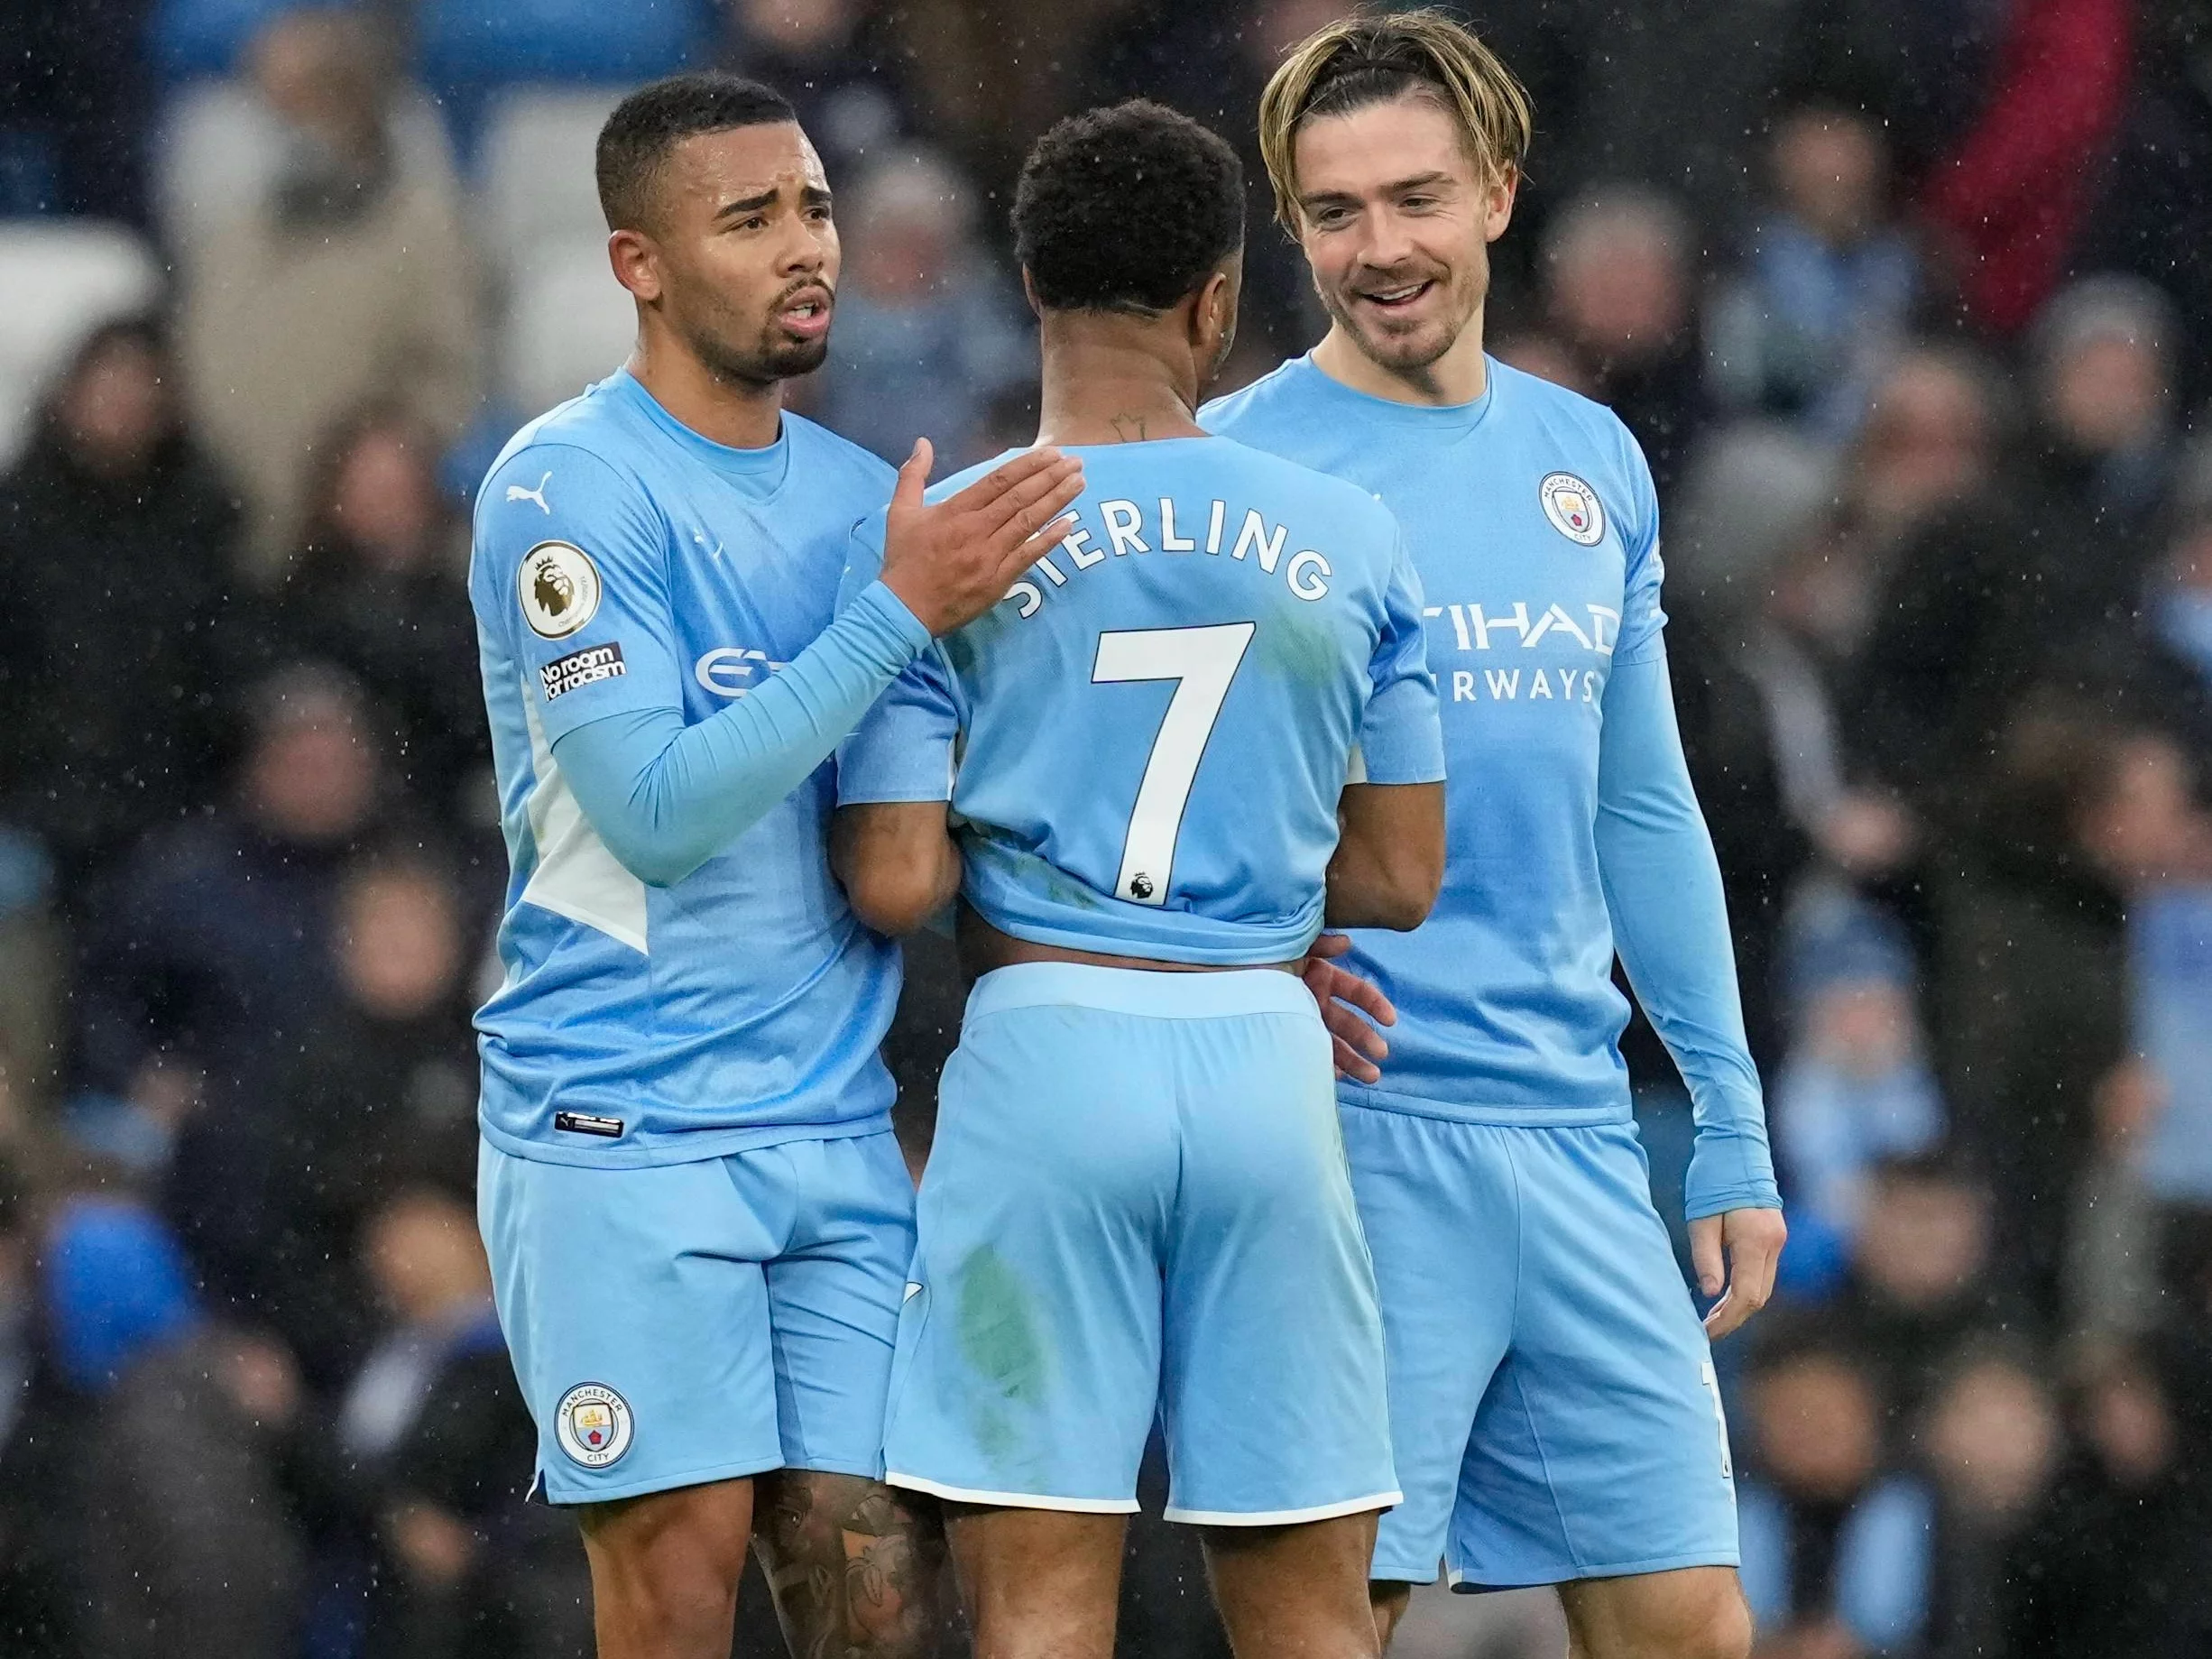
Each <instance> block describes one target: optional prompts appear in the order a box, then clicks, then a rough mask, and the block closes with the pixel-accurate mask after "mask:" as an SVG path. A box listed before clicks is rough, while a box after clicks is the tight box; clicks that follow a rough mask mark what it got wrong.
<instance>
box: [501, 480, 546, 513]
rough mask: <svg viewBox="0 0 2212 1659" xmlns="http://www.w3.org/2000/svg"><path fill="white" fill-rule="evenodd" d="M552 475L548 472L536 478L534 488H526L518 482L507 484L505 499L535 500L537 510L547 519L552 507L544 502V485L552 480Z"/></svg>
mask: <svg viewBox="0 0 2212 1659" xmlns="http://www.w3.org/2000/svg"><path fill="white" fill-rule="evenodd" d="M552 477H553V475H552V474H551V473H548V474H547V475H545V476H544V477H543V478H540V479H539V480H538V487H537V488H536V489H534V490H526V489H524V488H523V487H522V486H521V484H509V485H508V486H507V499H508V500H509V501H511V502H537V503H538V510H539V512H542V513H544V514H545V515H546V517H547V518H548V519H549V518H551V517H552V516H553V509H552V508H550V507H548V506H547V505H546V504H545V487H546V485H547V484H548V483H550V482H551V481H552Z"/></svg>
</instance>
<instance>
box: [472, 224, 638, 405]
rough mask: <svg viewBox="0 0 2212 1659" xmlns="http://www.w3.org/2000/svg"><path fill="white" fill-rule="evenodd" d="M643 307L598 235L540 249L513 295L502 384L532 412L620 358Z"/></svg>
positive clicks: (598, 374) (627, 352) (567, 394)
mask: <svg viewBox="0 0 2212 1659" xmlns="http://www.w3.org/2000/svg"><path fill="white" fill-rule="evenodd" d="M636 336H637V312H636V310H635V309H633V308H632V306H631V301H630V296H629V295H628V294H626V293H624V292H623V291H622V285H621V284H620V283H618V282H617V281H615V280H614V273H613V272H612V271H611V270H609V269H608V268H607V253H606V249H605V247H604V245H603V244H602V241H601V239H600V238H599V237H596V236H594V237H593V238H592V239H590V240H589V241H577V242H576V243H573V244H560V245H558V246H554V247H547V248H544V249H540V250H537V251H534V252H533V253H532V255H531V257H530V263H529V265H528V267H527V269H525V270H522V271H520V272H517V274H516V278H515V282H514V287H513V289H512V291H511V292H510V294H509V296H508V305H507V326H506V337H505V339H504V340H503V341H502V350H501V352H500V354H499V360H500V363H501V364H502V369H503V376H502V386H501V390H502V392H503V393H504V394H505V396H506V397H507V398H508V400H509V401H511V402H512V405H513V408H514V412H515V413H516V414H517V415H518V416H520V417H521V418H522V419H531V418H534V417H536V416H538V415H541V414H543V413H544V412H545V411H546V410H548V409H550V408H552V407H553V405H555V404H556V403H559V402H562V401H565V400H567V399H568V398H572V397H574V396H576V393H577V392H581V391H583V390H584V388H585V386H587V385H589V384H591V382H594V381H595V380H604V379H605V378H606V376H607V375H609V374H611V373H613V372H614V370H615V369H616V368H618V367H620V366H621V364H622V360H623V359H624V358H625V357H627V356H628V355H630V347H631V343H632V342H633V341H634V340H635V338H636Z"/></svg>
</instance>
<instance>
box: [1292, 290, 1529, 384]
mask: <svg viewBox="0 0 2212 1659" xmlns="http://www.w3.org/2000/svg"><path fill="white" fill-rule="evenodd" d="M1487 276H1488V273H1487V272H1481V273H1475V274H1472V276H1471V282H1470V277H1468V276H1461V275H1457V274H1455V275H1454V276H1452V278H1451V279H1450V280H1449V281H1448V283H1440V284H1439V286H1442V287H1444V288H1445V289H1446V291H1447V294H1448V296H1449V297H1451V298H1452V299H1453V300H1458V301H1460V302H1461V303H1460V304H1459V305H1458V308H1457V309H1458V315H1457V316H1456V317H1453V318H1452V319H1451V320H1450V322H1449V323H1448V324H1447V325H1446V326H1444V327H1440V328H1438V329H1436V330H1435V331H1434V332H1433V333H1432V332H1430V331H1429V330H1427V329H1420V328H1416V329H1414V330H1412V331H1410V332H1408V333H1405V334H1397V335H1393V334H1387V333H1383V332H1380V331H1378V330H1376V329H1373V328H1370V327H1367V326H1365V325H1364V324H1362V322H1361V321H1360V319H1359V317H1358V315H1357V314H1356V313H1355V312H1354V311H1353V309H1352V308H1351V306H1350V303H1348V302H1347V301H1346V300H1344V298H1343V297H1342V296H1341V294H1340V293H1339V292H1338V291H1337V290H1334V289H1329V288H1323V287H1322V286H1321V284H1320V283H1318V282H1316V283H1315V284H1314V291H1315V292H1316V293H1317V294H1318V295H1319V296H1320V299H1321V304H1322V309H1323V310H1324V311H1326V312H1328V314H1329V319H1330V321H1332V323H1334V324H1335V325H1336V326H1337V327H1340V328H1341V329H1342V330H1343V331H1344V334H1345V337H1347V338H1348V339H1350V341H1351V343H1352V344H1353V345H1354V346H1357V347H1358V348H1359V355H1361V356H1363V357H1365V358H1366V359H1367V360H1368V361H1369V362H1370V363H1372V364H1374V365H1375V366H1376V367H1377V368H1378V369H1382V370H1384V371H1386V372H1387V373H1392V374H1417V373H1420V372H1421V371H1422V370H1424V369H1425V368H1428V367H1429V366H1430V365H1431V364H1434V363H1435V362H1437V360H1438V359H1440V358H1442V356H1443V355H1445V354H1446V353H1447V352H1449V351H1451V349H1452V347H1453V346H1457V345H1458V344H1459V343H1460V336H1461V335H1463V334H1465V333H1466V332H1467V330H1468V328H1469V327H1470V326H1471V325H1472V324H1473V322H1474V318H1475V313H1476V312H1477V311H1478V310H1479V309H1481V305H1482V296H1483V294H1484V292H1485V290H1487V289H1488V281H1487V280H1486V279H1487ZM1470 285H1471V286H1472V288H1473V290H1474V292H1473V294H1472V296H1471V297H1465V296H1464V295H1463V290H1464V288H1465V287H1467V286H1470Z"/></svg>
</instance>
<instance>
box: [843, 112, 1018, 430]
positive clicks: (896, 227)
mask: <svg viewBox="0 0 2212 1659" xmlns="http://www.w3.org/2000/svg"><path fill="white" fill-rule="evenodd" d="M849 196H850V198H851V200H852V203H853V207H852V209H851V211H850V212H849V214H848V215H847V219H848V223H849V226H850V228H849V229H848V230H847V231H846V232H845V262H844V274H843V280H842V281H840V282H839V284H838V288H837V331H836V336H835V340H836V344H835V346H834V347H833V349H832V355H831V360H830V364H829V366H828V368H827V369H826V370H825V373H824V374H823V376H822V384H821V386H820V403H819V412H820V415H821V418H822V419H824V420H825V422H827V423H828V424H829V425H830V426H831V427H833V428H834V429H836V430H837V431H838V432H839V433H840V434H841V435H842V436H843V437H845V438H851V439H852V440H853V442H854V443H856V444H859V445H861V446H862V447H865V448H869V449H872V450H874V451H875V452H876V453H877V454H878V455H880V456H883V457H884V458H885V459H886V460H888V461H890V462H892V463H894V464H896V463H898V462H899V461H903V460H904V459H906V457H907V454H908V451H909V450H910V449H912V447H914V440H915V438H916V437H917V436H919V437H924V438H928V439H929V440H930V442H931V443H932V444H933V445H934V446H935V448H936V452H937V454H938V455H939V456H943V457H944V459H945V465H948V466H950V465H955V464H957V465H966V464H967V463H968V462H970V461H971V460H981V459H982V458H983V457H984V456H986V455H989V454H990V453H991V451H990V450H988V449H986V448H984V447H982V442H981V439H982V426H983V424H984V416H985V414H986V413H987V411H988V410H989V409H990V406H991V400H992V398H993V397H994V396H996V395H997V394H998V393H999V392H1002V391H1005V390H1006V389H1008V388H1009V387H1013V386H1027V385H1029V384H1032V383H1034V382H1035V380H1036V378H1037V347H1036V345H1035V343H1034V341H1033V340H1032V339H1031V338H1030V337H1029V335H1028V330H1026V329H1024V328H1023V327H1021V326H1020V324H1019V322H1018V318H1019V317H1020V315H1021V313H1020V311H1019V309H1018V308H1019V305H1020V301H1019V300H1018V298H1016V296H1015V295H1014V293H1013V291H1012V290H1011V289H1010V288H1009V286H1008V285H1007V284H1006V283H1004V282H1003V281H1001V280H1000V278H999V277H998V275H997V273H995V272H992V271H991V268H990V264H989V263H988V262H987V261H986V260H984V259H983V258H982V255H981V253H980V252H979V250H978V249H977V248H976V246H975V244H974V239H973V228H974V205H973V190H972V187H970V185H969V184H968V183H967V181H966V180H963V178H962V177H961V176H960V175H959V173H958V172H956V171H954V169H953V168H952V167H951V166H950V165H949V164H948V163H947V162H945V161H944V160H942V159H941V158H939V157H936V156H934V155H930V154H927V153H924V152H911V153H908V154H906V155H898V154H889V155H884V156H881V157H879V158H878V159H877V160H876V161H874V163H873V164H872V165H871V167H870V168H869V169H868V170H867V171H865V172H863V173H862V175H861V176H860V179H859V180H857V182H856V183H854V184H853V186H852V187H850V189H849ZM1034 437H1035V434H1034V432H1032V433H1031V434H1029V435H1028V437H1027V438H1024V439H1023V442H1024V443H1025V444H1026V443H1028V441H1030V439H1031V438H1034Z"/></svg>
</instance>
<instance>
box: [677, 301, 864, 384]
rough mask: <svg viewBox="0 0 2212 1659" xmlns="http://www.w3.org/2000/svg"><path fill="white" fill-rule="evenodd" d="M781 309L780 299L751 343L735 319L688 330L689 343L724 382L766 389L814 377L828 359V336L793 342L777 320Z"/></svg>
mask: <svg viewBox="0 0 2212 1659" xmlns="http://www.w3.org/2000/svg"><path fill="white" fill-rule="evenodd" d="M782 306H783V300H781V299H779V300H778V301H777V303H776V308H775V309H774V310H771V311H770V314H769V316H768V317H767V318H765V319H764V320H762V321H761V322H760V325H759V327H757V328H756V329H755V331H754V332H753V335H752V337H751V339H750V340H746V339H744V338H743V336H742V326H741V325H739V324H738V321H737V319H736V318H732V317H724V316H717V317H713V318H705V319H703V326H700V327H696V328H693V329H690V330H687V337H686V343H687V345H689V346H690V347H691V349H692V350H693V351H694V352H695V353H696V354H697V355H698V358H699V361H700V362H702V363H704V364H706V366H707V367H708V368H709V369H711V370H713V371H714V374H715V375H716V376H717V377H718V378H720V379H723V380H731V381H739V382H743V383H744V384H746V385H751V386H767V385H772V384H774V383H775V382H778V381H784V380H796V379H797V378H798V377H799V376H800V375H802V374H811V373H814V372H815V371H816V369H818V368H820V367H821V366H822V364H824V363H825V361H826V360H827V359H828V357H829V334H828V332H827V331H826V330H825V332H823V333H822V334H820V335H818V336H816V337H815V338H814V339H811V340H795V339H793V338H792V337H791V336H789V335H788V334H787V333H786V332H785V331H784V329H783V327H782V325H781V324H780V323H779V322H778V320H777V316H778V314H779V312H780V311H781V309H782Z"/></svg>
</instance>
